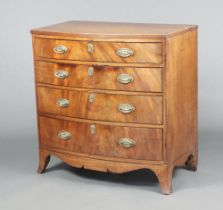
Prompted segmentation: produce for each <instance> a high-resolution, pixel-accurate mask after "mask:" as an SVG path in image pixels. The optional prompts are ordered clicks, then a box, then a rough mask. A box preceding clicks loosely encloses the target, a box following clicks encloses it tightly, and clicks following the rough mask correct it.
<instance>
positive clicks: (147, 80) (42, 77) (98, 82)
mask: <svg viewBox="0 0 223 210" xmlns="http://www.w3.org/2000/svg"><path fill="white" fill-rule="evenodd" d="M89 67H90V68H92V67H93V69H94V70H93V75H92V76H89V74H88V69H89ZM35 69H36V79H37V82H40V83H46V84H52V85H59V86H67V87H79V88H92V89H105V90H106V89H107V90H124V91H145V92H162V69H161V68H134V67H124V66H123V67H112V66H96V65H76V64H71V65H68V64H63V63H53V62H41V61H37V62H36V63H35ZM58 70H63V71H66V72H67V73H68V74H69V76H68V77H67V78H65V79H60V78H57V77H56V76H55V72H56V71H58ZM120 74H128V75H130V76H132V77H133V81H132V82H130V83H129V84H122V83H120V82H119V81H118V80H117V77H118V76H119V75H120Z"/></svg>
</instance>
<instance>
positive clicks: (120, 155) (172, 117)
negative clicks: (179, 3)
mask: <svg viewBox="0 0 223 210" xmlns="http://www.w3.org/2000/svg"><path fill="white" fill-rule="evenodd" d="M32 38H33V53H34V66H35V84H36V100H37V117H38V133H39V168H38V172H39V173H42V172H43V171H44V170H45V168H46V167H47V164H48V162H49V160H50V156H51V155H55V156H57V157H58V158H60V159H61V160H63V161H64V162H66V163H67V164H70V165H72V166H74V167H78V168H86V169H92V170H96V171H102V172H112V173H124V172H128V171H133V170H138V169H149V170H152V171H153V172H154V173H155V174H156V176H157V178H158V181H159V183H160V186H161V190H162V192H163V193H164V194H170V193H171V181H172V172H173V169H174V168H175V167H182V166H186V167H187V168H188V169H191V170H196V168H197V159H198V158H197V157H198V154H197V26H192V25H162V24H131V23H105V22H82V21H70V22H65V23H60V24H57V25H52V26H48V27H45V28H40V29H34V30H32Z"/></svg>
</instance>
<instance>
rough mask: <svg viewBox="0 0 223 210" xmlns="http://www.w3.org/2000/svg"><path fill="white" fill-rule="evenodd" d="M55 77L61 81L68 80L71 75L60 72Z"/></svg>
mask: <svg viewBox="0 0 223 210" xmlns="http://www.w3.org/2000/svg"><path fill="white" fill-rule="evenodd" d="M54 75H55V77H57V78H59V79H66V78H67V77H68V76H69V73H68V72H66V71H63V70H58V71H56V72H55V74H54Z"/></svg>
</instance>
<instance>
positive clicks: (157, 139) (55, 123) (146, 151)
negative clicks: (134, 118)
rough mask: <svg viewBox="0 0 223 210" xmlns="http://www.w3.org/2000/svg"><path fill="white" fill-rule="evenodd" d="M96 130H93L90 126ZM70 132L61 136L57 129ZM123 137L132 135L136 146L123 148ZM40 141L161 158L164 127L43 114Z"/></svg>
mask: <svg viewBox="0 0 223 210" xmlns="http://www.w3.org/2000/svg"><path fill="white" fill-rule="evenodd" d="M92 125H93V126H95V133H91V126H92ZM61 130H66V131H68V132H70V133H71V135H72V137H71V139H69V140H62V139H60V138H59V137H58V135H57V134H58V132H59V131H61ZM120 138H130V139H133V140H134V141H135V146H133V147H131V148H124V147H123V146H121V145H119V140H120ZM40 140H41V144H43V145H47V146H50V147H53V148H60V149H63V150H68V151H73V152H79V153H85V154H90V155H103V156H111V157H120V158H128V159H129V158H130V159H141V160H162V130H161V129H149V128H129V127H118V126H108V125H99V124H91V123H79V122H76V123H74V122H70V121H64V120H56V119H51V118H46V117H40Z"/></svg>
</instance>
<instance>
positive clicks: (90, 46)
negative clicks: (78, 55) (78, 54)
mask: <svg viewBox="0 0 223 210" xmlns="http://www.w3.org/2000/svg"><path fill="white" fill-rule="evenodd" d="M93 50H94V45H93V44H92V43H90V42H89V43H88V44H87V51H88V52H89V53H92V52H93Z"/></svg>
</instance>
